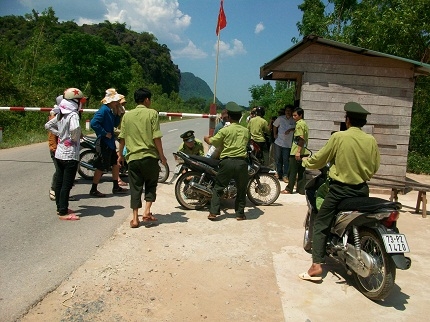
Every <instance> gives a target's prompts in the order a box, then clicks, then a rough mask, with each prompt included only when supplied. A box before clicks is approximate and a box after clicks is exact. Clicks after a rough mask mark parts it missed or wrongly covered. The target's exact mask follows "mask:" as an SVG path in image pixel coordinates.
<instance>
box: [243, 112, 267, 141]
mask: <svg viewBox="0 0 430 322" xmlns="http://www.w3.org/2000/svg"><path fill="white" fill-rule="evenodd" d="M248 130H249V132H250V133H251V139H253V140H254V141H255V142H266V138H265V137H264V133H267V134H269V133H270V130H269V124H268V123H267V121H266V120H265V119H263V118H262V117H261V116H255V117H253V118H252V119H251V120H250V121H249V123H248Z"/></svg>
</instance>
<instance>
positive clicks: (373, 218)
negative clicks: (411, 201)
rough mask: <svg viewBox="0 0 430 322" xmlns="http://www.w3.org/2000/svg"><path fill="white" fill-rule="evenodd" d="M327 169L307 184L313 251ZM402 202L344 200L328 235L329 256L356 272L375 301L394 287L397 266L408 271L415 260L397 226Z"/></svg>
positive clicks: (307, 237) (307, 241)
mask: <svg viewBox="0 0 430 322" xmlns="http://www.w3.org/2000/svg"><path fill="white" fill-rule="evenodd" d="M325 173H326V171H322V172H321V173H320V174H319V175H317V176H316V177H314V178H313V179H311V180H310V181H309V182H308V183H307V185H306V187H305V191H306V201H307V204H308V212H307V215H306V219H305V221H304V227H305V233H304V238H303V248H304V249H305V251H307V252H308V253H311V252H312V229H313V223H314V220H315V216H316V215H317V209H316V198H315V194H316V191H317V189H318V187H319V186H320V185H321V184H322V183H324V182H325V181H326V180H325V175H326V174H325ZM401 208H402V205H401V204H400V203H398V202H389V201H387V200H384V199H381V198H375V197H356V198H348V199H345V200H343V201H342V202H341V203H340V204H339V206H338V211H339V213H338V214H337V215H336V217H335V219H334V221H333V223H332V226H331V233H330V236H329V237H328V241H327V245H326V252H327V255H328V256H329V257H331V258H333V259H335V260H336V262H338V263H340V264H342V265H343V266H344V267H345V269H346V271H347V273H348V274H349V275H352V277H353V279H354V281H355V284H356V287H357V289H358V290H359V291H360V292H361V293H362V294H363V295H365V296H366V297H368V298H369V299H371V300H374V301H378V300H383V299H384V298H386V297H387V296H388V294H389V293H390V291H391V290H392V288H393V286H394V282H395V278H396V268H398V269H402V270H406V269H409V267H410V266H411V259H410V258H408V257H405V256H404V253H408V252H409V246H408V243H407V241H406V236H405V235H404V234H400V233H399V230H398V228H397V226H396V223H397V219H398V218H399V210H400V209H401Z"/></svg>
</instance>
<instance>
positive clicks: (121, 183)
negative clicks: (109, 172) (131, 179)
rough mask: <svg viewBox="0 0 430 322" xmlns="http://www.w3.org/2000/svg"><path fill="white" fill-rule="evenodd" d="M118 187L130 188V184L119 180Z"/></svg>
mask: <svg viewBox="0 0 430 322" xmlns="http://www.w3.org/2000/svg"><path fill="white" fill-rule="evenodd" d="M118 186H120V187H126V186H128V183H127V182H125V181H122V180H121V181H119V180H118Z"/></svg>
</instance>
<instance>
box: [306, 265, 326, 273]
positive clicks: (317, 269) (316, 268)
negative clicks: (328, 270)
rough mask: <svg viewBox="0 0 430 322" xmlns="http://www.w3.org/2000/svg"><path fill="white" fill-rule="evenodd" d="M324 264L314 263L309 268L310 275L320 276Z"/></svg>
mask: <svg viewBox="0 0 430 322" xmlns="http://www.w3.org/2000/svg"><path fill="white" fill-rule="evenodd" d="M322 272H323V270H322V265H321V264H316V263H313V264H312V265H311V267H310V268H309V269H308V274H309V276H320V275H321V274H322Z"/></svg>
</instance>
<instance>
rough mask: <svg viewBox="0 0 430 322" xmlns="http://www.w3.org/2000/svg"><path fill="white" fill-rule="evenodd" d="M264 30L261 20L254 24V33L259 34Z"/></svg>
mask: <svg viewBox="0 0 430 322" xmlns="http://www.w3.org/2000/svg"><path fill="white" fill-rule="evenodd" d="M263 30H264V25H263V23H262V22H259V23H258V24H257V25H256V26H255V31H254V32H255V33H256V34H259V33H260V32H262V31H263Z"/></svg>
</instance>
